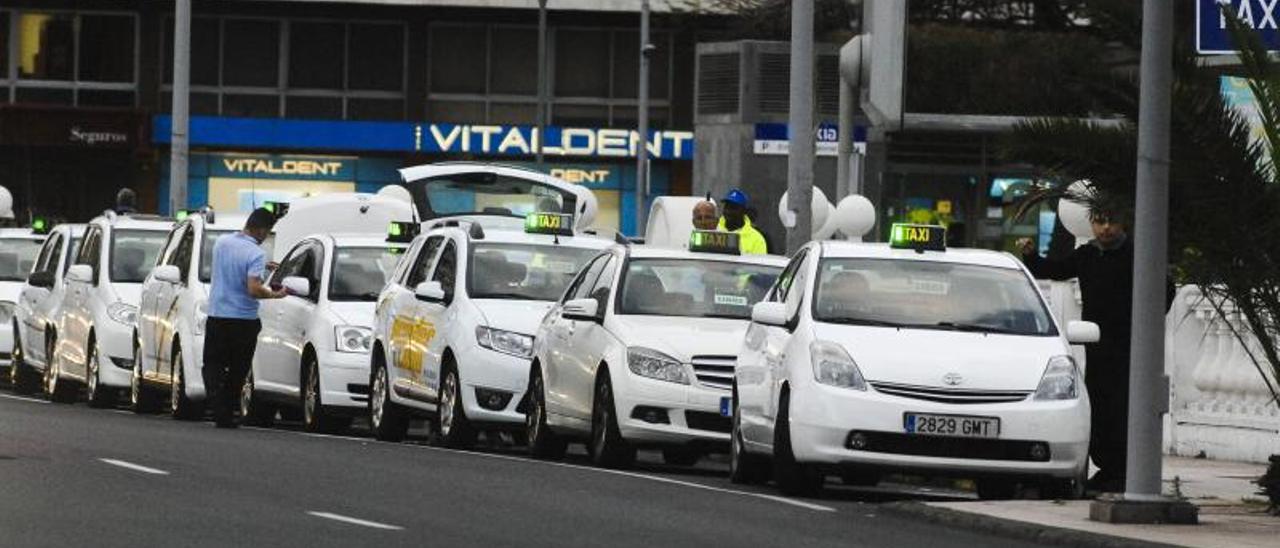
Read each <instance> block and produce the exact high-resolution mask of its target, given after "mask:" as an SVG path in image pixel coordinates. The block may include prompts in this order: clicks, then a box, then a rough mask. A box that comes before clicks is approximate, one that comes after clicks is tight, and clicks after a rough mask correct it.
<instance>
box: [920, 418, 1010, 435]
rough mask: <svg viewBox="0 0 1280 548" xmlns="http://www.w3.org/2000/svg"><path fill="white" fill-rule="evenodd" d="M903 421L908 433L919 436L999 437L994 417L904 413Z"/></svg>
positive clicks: (998, 426) (998, 429)
mask: <svg viewBox="0 0 1280 548" xmlns="http://www.w3.org/2000/svg"><path fill="white" fill-rule="evenodd" d="M903 423H904V426H905V428H906V431H907V433H908V434H916V435H921V436H952V437H959V438H998V437H1000V419H998V418H995V417H967V416H964V415H932V414H928V413H906V414H905V415H904V416H903Z"/></svg>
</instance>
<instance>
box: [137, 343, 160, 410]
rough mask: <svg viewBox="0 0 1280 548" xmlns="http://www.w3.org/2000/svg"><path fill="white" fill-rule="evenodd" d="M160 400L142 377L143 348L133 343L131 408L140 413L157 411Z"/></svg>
mask: <svg viewBox="0 0 1280 548" xmlns="http://www.w3.org/2000/svg"><path fill="white" fill-rule="evenodd" d="M159 407H160V402H159V401H158V399H157V398H156V395H155V393H154V392H152V391H151V389H150V388H148V387H147V383H146V382H144V380H143V378H142V348H141V347H139V346H138V344H137V343H136V342H135V343H134V344H133V370H132V371H130V372H129V408H130V409H132V410H133V412H134V413H138V414H140V415H143V414H151V413H155V412H156V411H157V410H159Z"/></svg>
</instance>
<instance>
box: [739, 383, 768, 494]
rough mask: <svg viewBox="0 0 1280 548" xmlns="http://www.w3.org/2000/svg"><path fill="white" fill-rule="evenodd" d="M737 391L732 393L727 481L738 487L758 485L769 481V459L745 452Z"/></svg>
mask: <svg viewBox="0 0 1280 548" xmlns="http://www.w3.org/2000/svg"><path fill="white" fill-rule="evenodd" d="M741 416H742V414H741V412H740V411H739V410H738V391H737V389H736V388H735V389H734V391H733V430H732V431H731V432H730V434H729V436H730V438H729V481H731V482H733V483H737V484H739V485H760V484H762V483H764V482H767V481H769V477H770V475H772V473H773V470H772V468H771V464H770V462H769V459H768V458H766V457H764V456H762V455H753V454H751V453H750V452H749V451H747V448H746V444H745V443H744V442H743V439H742V419H741Z"/></svg>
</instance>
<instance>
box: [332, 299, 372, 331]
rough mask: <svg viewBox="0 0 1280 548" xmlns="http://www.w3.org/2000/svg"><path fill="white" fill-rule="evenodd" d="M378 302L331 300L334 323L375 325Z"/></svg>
mask: <svg viewBox="0 0 1280 548" xmlns="http://www.w3.org/2000/svg"><path fill="white" fill-rule="evenodd" d="M377 305H378V303H376V302H373V301H369V302H330V303H329V313H330V314H332V315H333V317H334V320H336V321H335V322H334V325H354V326H359V327H368V328H372V327H373V309H374V307H376V306H377Z"/></svg>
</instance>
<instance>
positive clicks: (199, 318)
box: [191, 301, 209, 335]
mask: <svg viewBox="0 0 1280 548" xmlns="http://www.w3.org/2000/svg"><path fill="white" fill-rule="evenodd" d="M208 321H209V301H200V302H198V303H196V323H195V325H194V326H192V327H191V330H192V331H194V332H195V334H196V335H204V324H206V323H208Z"/></svg>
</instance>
